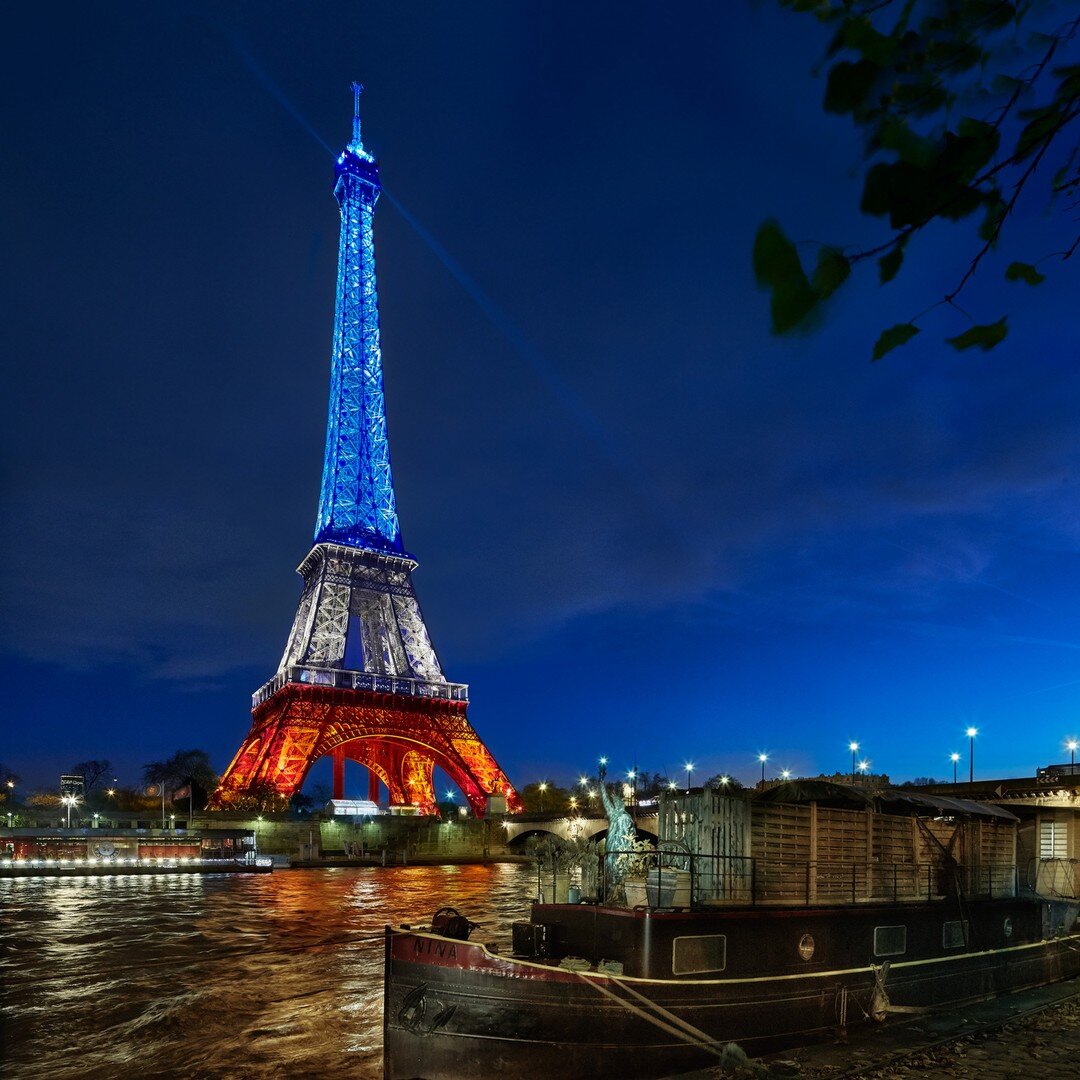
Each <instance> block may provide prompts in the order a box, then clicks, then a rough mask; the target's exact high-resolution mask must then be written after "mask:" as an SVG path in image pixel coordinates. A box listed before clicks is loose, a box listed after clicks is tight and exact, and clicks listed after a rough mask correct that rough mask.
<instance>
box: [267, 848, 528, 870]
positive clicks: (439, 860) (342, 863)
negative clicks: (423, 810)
mask: <svg viewBox="0 0 1080 1080" xmlns="http://www.w3.org/2000/svg"><path fill="white" fill-rule="evenodd" d="M532 862H533V860H532V858H531V857H530V856H528V855H488V856H482V855H440V854H434V855H427V854H424V855H410V854H407V853H403V852H400V851H385V852H374V853H373V854H370V855H348V856H343V857H341V858H335V857H333V856H330V857H328V858H325V859H311V860H303V859H292V860H291V861H290V863H289V865H288V867H284V866H279V867H278V869H279V870H285V869H289V870H320V869H324V870H328V869H334V868H342V867H354V868H355V867H359V866H387V867H389V866H398V867H401V866H405V867H408V866H494V865H495V864H497V863H509V864H511V865H518V866H528V865H529V864H531V863H532Z"/></svg>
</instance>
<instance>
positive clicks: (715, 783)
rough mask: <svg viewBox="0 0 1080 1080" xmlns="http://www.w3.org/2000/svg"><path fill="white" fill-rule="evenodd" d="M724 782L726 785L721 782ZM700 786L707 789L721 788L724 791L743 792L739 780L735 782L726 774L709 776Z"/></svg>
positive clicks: (743, 788) (734, 779) (733, 778)
mask: <svg viewBox="0 0 1080 1080" xmlns="http://www.w3.org/2000/svg"><path fill="white" fill-rule="evenodd" d="M725 780H726V783H724V782H722V781H725ZM702 786H703V787H707V788H722V789H723V790H725V791H743V790H745V787H744V785H743V783H742V781H741V780H737V779H736V778H735V777H734V776H729V775H728V774H727V773H717V774H716V775H715V776H710V777H709V779H708V780H706V781H705V783H704V784H703V785H702Z"/></svg>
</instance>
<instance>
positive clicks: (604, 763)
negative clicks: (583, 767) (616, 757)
mask: <svg viewBox="0 0 1080 1080" xmlns="http://www.w3.org/2000/svg"><path fill="white" fill-rule="evenodd" d="M600 764H601V765H606V764H607V758H606V757H602V758H601V759H600Z"/></svg>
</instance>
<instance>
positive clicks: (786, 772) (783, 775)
mask: <svg viewBox="0 0 1080 1080" xmlns="http://www.w3.org/2000/svg"><path fill="white" fill-rule="evenodd" d="M780 779H781V780H790V779H791V770H790V769H781V770H780Z"/></svg>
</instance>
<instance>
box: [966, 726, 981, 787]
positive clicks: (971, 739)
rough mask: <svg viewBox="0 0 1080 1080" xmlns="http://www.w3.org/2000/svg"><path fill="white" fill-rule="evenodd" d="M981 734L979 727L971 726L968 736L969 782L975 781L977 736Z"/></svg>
mask: <svg viewBox="0 0 1080 1080" xmlns="http://www.w3.org/2000/svg"><path fill="white" fill-rule="evenodd" d="M978 734H979V729H978V728H973V727H969V728H968V729H967V737H968V783H969V784H974V783H975V736H976V735H978Z"/></svg>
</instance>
